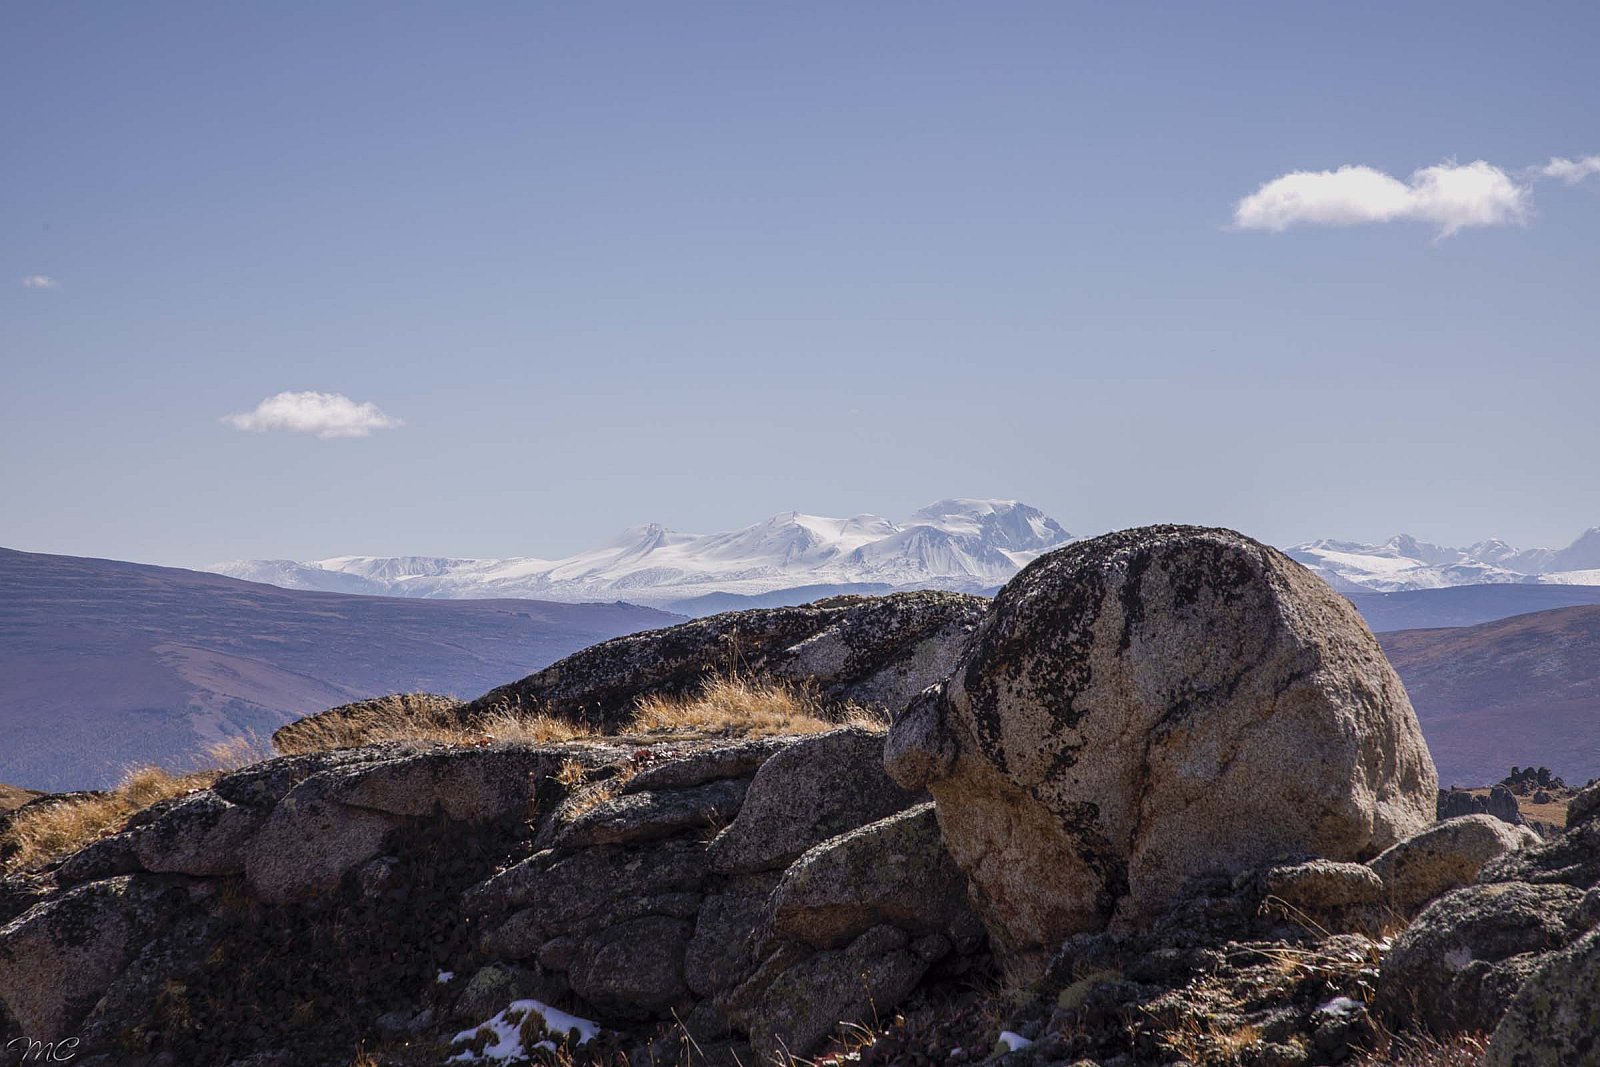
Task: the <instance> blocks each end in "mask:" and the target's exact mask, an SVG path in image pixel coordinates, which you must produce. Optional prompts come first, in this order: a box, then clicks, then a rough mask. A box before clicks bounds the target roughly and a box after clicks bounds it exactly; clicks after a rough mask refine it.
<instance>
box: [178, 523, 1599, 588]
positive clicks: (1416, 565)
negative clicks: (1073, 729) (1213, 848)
mask: <svg viewBox="0 0 1600 1067" xmlns="http://www.w3.org/2000/svg"><path fill="white" fill-rule="evenodd" d="M1071 540H1074V536H1073V535H1072V534H1070V533H1069V532H1068V531H1067V530H1066V528H1065V527H1063V526H1062V525H1061V524H1060V523H1059V522H1057V521H1056V520H1055V519H1053V518H1051V517H1050V516H1048V515H1046V514H1045V513H1044V512H1043V511H1040V510H1039V509H1038V508H1036V507H1033V506H1031V505H1029V504H1025V503H1022V502H1020V501H1016V500H998V499H984V498H949V499H946V500H940V501H936V502H935V503H933V504H930V505H928V506H927V507H924V508H919V509H918V510H917V511H915V512H913V513H912V514H911V515H910V516H909V517H908V518H906V519H905V520H903V521H901V522H894V521H891V520H889V519H886V518H883V517H882V516H879V515H871V514H861V515H853V516H849V517H847V518H830V517H827V516H821V515H812V514H808V513H806V512H800V511H788V512H781V513H779V514H777V515H774V516H772V517H770V518H767V519H764V520H762V521H761V522H757V523H754V524H751V525H749V526H745V527H741V528H739V529H736V530H727V531H722V532H719V533H710V534H694V533H683V532H679V531H675V530H671V529H669V528H667V527H665V526H663V525H661V524H659V523H646V524H644V525H640V526H634V527H630V528H629V529H627V530H624V531H623V532H622V533H621V534H619V535H618V536H617V537H615V538H613V539H612V540H610V541H608V542H606V543H605V544H603V545H600V546H598V547H597V548H594V549H589V550H586V551H582V552H578V553H575V554H573V555H570V556H566V557H562V558H560V559H544V558H541V557H537V556H516V557H509V558H504V559H473V558H457V557H449V556H360V555H351V556H333V557H329V558H326V559H321V560H309V561H296V560H285V559H275V560H234V561H230V562H225V563H216V564H212V565H211V566H209V567H206V568H204V569H205V570H208V571H211V572H213V573H217V574H225V575H228V576H230V577H234V578H241V579H244V580H245V581H252V582H261V583H264V584H267V585H276V586H280V587H282V588H288V589H310V590H321V591H324V592H337V593H357V594H367V595H379V596H401V597H422V598H430V599H478V598H484V597H514V598H535V599H544V600H554V601H560V602H565V603H582V602H589V601H606V600H617V599H621V600H628V601H631V602H633V603H638V604H644V605H649V606H654V607H665V608H668V609H671V610H687V611H690V612H695V610H696V605H703V604H736V603H749V602H751V601H752V598H753V599H754V600H755V601H759V602H765V603H772V602H775V600H774V598H776V601H781V602H786V603H796V602H798V601H796V600H794V596H795V595H798V594H797V593H796V592H795V591H797V590H802V589H824V588H830V589H836V590H839V591H855V590H860V591H867V590H872V591H878V592H882V591H887V590H891V589H916V588H938V589H949V590H955V591H959V592H974V593H989V592H992V591H993V590H994V589H996V588H997V587H999V586H1000V585H1003V584H1004V583H1005V582H1006V581H1008V580H1010V578H1011V577H1012V576H1013V575H1014V574H1016V572H1017V571H1018V570H1020V569H1021V568H1022V567H1023V566H1025V565H1026V564H1027V563H1029V562H1031V561H1032V560H1033V559H1034V558H1036V557H1037V556H1038V555H1040V554H1042V553H1043V552H1046V551H1048V550H1050V549H1052V548H1057V547H1059V546H1061V545H1063V544H1066V543H1067V542H1068V541H1071ZM1284 551H1285V552H1286V553H1287V554H1288V555H1289V556H1290V557H1291V558H1293V559H1295V560H1296V561H1298V562H1299V563H1301V564H1303V565H1305V566H1306V567H1308V568H1309V569H1310V570H1312V571H1313V572H1314V573H1316V574H1317V575H1318V576H1319V577H1321V578H1322V579H1323V580H1325V581H1327V582H1328V584H1330V585H1332V586H1333V587H1334V588H1335V589H1336V590H1338V591H1340V592H1342V593H1346V594H1367V593H1399V592H1410V591H1420V590H1429V589H1447V588H1458V587H1462V586H1474V585H1548V586H1600V527H1593V528H1590V529H1588V530H1586V531H1584V532H1583V533H1582V534H1580V535H1579V536H1578V537H1577V538H1576V539H1574V540H1573V542H1572V543H1571V544H1569V545H1567V546H1566V547H1564V548H1530V549H1518V548H1514V547H1512V546H1511V545H1509V544H1507V543H1506V542H1504V541H1501V540H1498V539H1495V538H1490V539H1486V540H1483V541H1479V542H1477V543H1475V544H1473V545H1470V546H1467V547H1465V548H1458V547H1451V546H1446V545H1437V544H1433V543H1431V542H1428V541H1424V540H1421V539H1420V538H1417V537H1414V536H1412V535H1410V534H1403V533H1402V534H1397V535H1396V536H1394V537H1392V538H1390V539H1389V540H1388V541H1385V542H1383V543H1381V544H1372V543H1367V542H1360V541H1342V540H1338V539H1335V538H1322V539H1318V540H1312V541H1303V542H1301V543H1299V544H1295V545H1290V546H1289V547H1287V548H1285V549H1284ZM786 594H789V595H786Z"/></svg>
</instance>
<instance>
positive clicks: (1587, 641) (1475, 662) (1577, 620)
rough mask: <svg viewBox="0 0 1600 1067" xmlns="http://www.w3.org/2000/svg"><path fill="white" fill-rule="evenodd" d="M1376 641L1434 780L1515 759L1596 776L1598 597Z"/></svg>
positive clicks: (1485, 772) (1455, 778) (1461, 779)
mask: <svg viewBox="0 0 1600 1067" xmlns="http://www.w3.org/2000/svg"><path fill="white" fill-rule="evenodd" d="M1378 640H1379V642H1380V643H1382V645H1383V648H1384V651H1385V652H1387V653H1388V655H1389V659H1390V660H1391V661H1392V662H1393V663H1394V665H1395V668H1396V669H1397V670H1398V671H1399V672H1400V677H1401V678H1402V679H1403V680H1404V681H1405V684H1406V691H1407V692H1408V693H1410V694H1411V703H1412V704H1413V705H1414V706H1415V707H1416V709H1417V716H1418V718H1419V719H1420V720H1421V721H1422V732H1423V734H1424V735H1425V736H1426V737H1427V739H1428V747H1429V748H1430V749H1432V750H1433V758H1434V762H1435V763H1436V764H1438V767H1439V782H1440V784H1441V785H1446V786H1448V785H1451V784H1456V785H1463V786H1468V785H1482V784H1484V783H1487V782H1494V781H1498V780H1499V779H1500V778H1502V777H1503V776H1504V775H1505V773H1506V771H1507V769H1508V768H1510V767H1511V766H1513V765H1516V766H1530V765H1532V766H1544V767H1549V768H1550V769H1551V770H1553V771H1555V772H1556V773H1557V774H1559V775H1561V776H1562V777H1564V778H1565V779H1566V780H1567V781H1568V782H1569V783H1572V784H1581V783H1582V782H1585V781H1587V780H1589V779H1590V778H1594V777H1597V776H1600V606H1590V607H1569V608H1557V609H1554V610H1551V611H1539V612H1534V613H1533V614H1531V615H1517V616H1513V617H1512V618H1509V619H1499V620H1497V621H1495V622H1488V623H1483V624H1481V625H1478V626H1463V627H1457V628H1453V629H1436V630H1398V631H1395V632H1392V633H1380V634H1379V635H1378Z"/></svg>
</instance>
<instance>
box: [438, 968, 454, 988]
mask: <svg viewBox="0 0 1600 1067" xmlns="http://www.w3.org/2000/svg"><path fill="white" fill-rule="evenodd" d="M455 977H456V972H454V971H440V972H439V977H437V978H435V979H434V981H435V982H438V983H439V984H440V985H444V983H446V982H452V981H454V980H455Z"/></svg>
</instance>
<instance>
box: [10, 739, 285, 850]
mask: <svg viewBox="0 0 1600 1067" xmlns="http://www.w3.org/2000/svg"><path fill="white" fill-rule="evenodd" d="M261 756H262V752H261V746H260V744H259V743H258V742H257V741H256V740H255V739H254V738H248V737H247V738H237V739H234V740H232V741H225V742H221V743H218V744H215V745H211V746H208V747H207V748H206V750H205V752H204V754H203V755H202V756H201V757H200V758H199V759H198V760H196V766H195V767H194V768H193V769H191V770H187V771H172V770H168V769H167V768H165V767H134V768H132V769H130V770H129V771H128V772H127V773H126V774H125V775H124V776H123V778H122V781H121V782H119V783H117V785H116V787H115V788H113V789H108V790H106V791H105V792H103V793H95V794H92V795H89V796H82V797H74V798H72V799H68V800H62V801H59V802H57V803H53V804H41V805H38V806H37V807H33V808H30V809H29V810H27V811H25V812H22V813H21V814H19V815H18V816H17V817H16V818H14V819H13V820H12V821H11V825H10V826H9V827H8V828H7V830H6V835H5V836H6V840H7V842H8V843H9V844H11V845H12V846H14V847H15V849H16V851H15V853H14V854H13V855H11V857H10V858H9V859H8V860H7V861H6V868H7V869H8V870H27V869H30V868H33V867H38V866H40V865H42V864H45V863H49V862H51V861H53V860H57V859H60V858H62V857H64V856H68V855H71V854H72V853H74V852H76V851H78V849H80V848H82V847H83V846H85V845H87V844H89V843H90V842H92V841H95V840H97V839H99V838H101V837H104V836H106V835H107V834H111V833H116V832H117V831H118V830H121V829H122V827H123V825H124V824H125V823H126V822H127V821H128V818H129V817H130V816H132V815H133V814H135V813H136V812H140V811H143V810H144V809H145V808H148V807H149V806H150V805H152V804H155V803H157V802H158V801H162V800H171V799H172V798H174V797H181V796H184V795H186V794H188V793H192V792H194V791H195V790H197V789H204V788H206V787H207V786H209V785H210V784H211V783H212V782H214V781H216V780H217V779H218V778H219V777H221V776H222V775H223V774H225V773H226V772H228V771H230V770H236V769H237V768H239V767H243V766H246V765H248V764H250V763H253V762H255V761H256V760H258V759H260V758H261Z"/></svg>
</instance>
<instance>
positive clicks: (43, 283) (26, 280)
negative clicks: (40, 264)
mask: <svg viewBox="0 0 1600 1067" xmlns="http://www.w3.org/2000/svg"><path fill="white" fill-rule="evenodd" d="M22 287H23V288H24V289H58V288H60V287H61V283H60V282H58V281H56V280H55V279H54V278H52V277H50V276H49V275H48V274H28V275H24V276H23V279H22Z"/></svg>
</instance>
